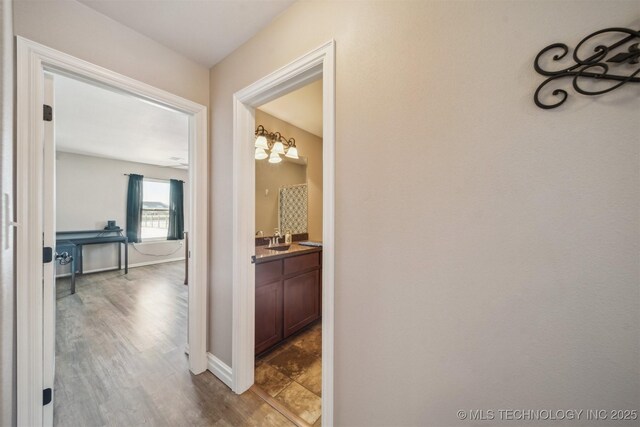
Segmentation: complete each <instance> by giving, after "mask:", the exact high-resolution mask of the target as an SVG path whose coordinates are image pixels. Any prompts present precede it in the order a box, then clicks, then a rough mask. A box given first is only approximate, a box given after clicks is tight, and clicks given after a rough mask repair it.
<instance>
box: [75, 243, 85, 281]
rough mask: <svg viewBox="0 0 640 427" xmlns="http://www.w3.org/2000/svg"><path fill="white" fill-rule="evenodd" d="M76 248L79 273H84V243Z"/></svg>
mask: <svg viewBox="0 0 640 427" xmlns="http://www.w3.org/2000/svg"><path fill="white" fill-rule="evenodd" d="M76 250H77V251H78V273H79V274H83V270H84V267H83V265H82V264H83V261H82V245H78V247H77V249H76Z"/></svg>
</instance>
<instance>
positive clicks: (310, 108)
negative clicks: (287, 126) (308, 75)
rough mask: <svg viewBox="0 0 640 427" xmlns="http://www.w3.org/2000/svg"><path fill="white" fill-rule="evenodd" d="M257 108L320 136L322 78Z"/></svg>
mask: <svg viewBox="0 0 640 427" xmlns="http://www.w3.org/2000/svg"><path fill="white" fill-rule="evenodd" d="M258 108H259V109H260V110H262V111H264V112H265V113H267V114H270V115H272V116H274V117H277V118H279V119H280V120H283V121H285V122H287V123H291V124H292V125H294V126H296V127H299V128H300V129H303V130H306V131H307V132H309V133H312V134H314V135H315V136H319V137H320V138H322V80H316V81H315V82H313V83H310V84H308V85H306V86H303V87H301V88H300V89H297V90H294V91H293V92H290V93H288V94H286V95H284V96H281V97H280V98H277V99H275V100H273V101H271V102H268V103H266V104H264V105H262V106H260V107H258Z"/></svg>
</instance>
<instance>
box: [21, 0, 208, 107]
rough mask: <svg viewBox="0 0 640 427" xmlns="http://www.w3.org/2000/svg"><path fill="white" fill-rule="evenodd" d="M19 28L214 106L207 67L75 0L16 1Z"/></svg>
mask: <svg viewBox="0 0 640 427" xmlns="http://www.w3.org/2000/svg"><path fill="white" fill-rule="evenodd" d="M168 30H169V29H168ZM14 32H15V34H16V35H19V36H22V37H25V38H27V39H30V40H33V41H35V42H38V43H42V44H44V45H46V46H49V47H52V48H54V49H57V50H60V51H62V52H64V53H68V54H70V55H73V56H76V57H78V58H81V59H84V60H86V61H89V62H92V63H94V64H97V65H101V66H103V67H105V68H108V69H110V70H112V71H115V72H118V73H120V74H124V75H125V76H127V77H131V78H134V79H136V80H139V81H142V82H145V83H148V84H150V85H152V86H155V87H158V88H160V89H164V90H166V91H168V92H171V93H173V94H176V95H179V96H182V97H184V98H187V99H190V100H192V101H195V102H197V103H200V104H202V105H207V106H208V105H209V81H208V80H209V72H208V70H207V69H206V68H205V67H203V66H201V65H199V64H197V63H195V62H193V61H191V60H189V59H187V58H185V57H183V56H181V55H179V54H178V53H176V52H174V51H172V50H171V49H169V48H167V47H165V46H163V45H161V44H159V43H157V42H155V41H153V40H151V39H150V38H148V37H146V36H144V35H142V34H140V33H137V32H135V31H134V30H132V29H130V28H129V27H126V26H124V25H122V24H120V23H118V22H116V21H114V20H112V19H111V18H108V17H106V16H105V15H102V14H100V13H98V12H96V11H94V10H93V9H91V8H89V7H87V6H85V5H83V4H82V3H79V2H77V1H75V0H14Z"/></svg>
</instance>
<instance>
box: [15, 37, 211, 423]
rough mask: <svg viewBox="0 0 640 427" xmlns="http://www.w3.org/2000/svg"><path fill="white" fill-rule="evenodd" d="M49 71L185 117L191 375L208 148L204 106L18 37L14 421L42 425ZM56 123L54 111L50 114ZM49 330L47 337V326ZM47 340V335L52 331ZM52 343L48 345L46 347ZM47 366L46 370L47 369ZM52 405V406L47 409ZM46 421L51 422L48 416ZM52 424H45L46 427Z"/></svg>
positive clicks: (202, 350)
mask: <svg viewBox="0 0 640 427" xmlns="http://www.w3.org/2000/svg"><path fill="white" fill-rule="evenodd" d="M46 71H52V72H55V73H57V74H69V75H71V76H73V77H75V78H79V79H85V80H89V81H91V82H92V83H94V84H99V85H102V86H104V87H105V88H108V89H111V90H116V91H119V92H124V93H128V94H131V95H134V96H137V97H139V98H142V99H145V100H147V101H150V102H152V103H155V104H158V105H161V106H164V107H167V108H170V109H173V110H177V111H181V112H184V113H186V114H188V115H189V134H190V135H189V165H190V169H189V181H190V182H189V185H190V194H193V201H192V209H191V212H190V226H191V230H190V231H191V233H190V236H189V237H190V246H191V248H190V254H189V259H190V261H191V262H190V263H189V278H190V282H191V283H190V286H189V332H188V347H189V368H190V370H191V372H193V373H194V374H199V373H201V372H203V371H205V370H206V369H207V348H206V342H207V341H206V336H207V311H206V310H207V283H208V280H207V277H208V272H207V259H208V255H207V247H208V242H207V236H208V232H207V222H208V180H207V176H208V162H209V156H208V144H207V107H205V106H203V105H200V104H197V103H195V102H192V101H189V100H187V99H184V98H182V97H179V96H177V95H174V94H172V93H169V92H166V91H163V90H161V89H158V88H155V87H153V86H150V85H147V84H145V83H142V82H139V81H137V80H134V79H131V78H129V77H126V76H123V75H121V74H118V73H115V72H113V71H110V70H108V69H105V68H103V67H100V66H97V65H94V64H91V63H89V62H87V61H84V60H81V59H78V58H76V57H73V56H71V55H68V54H65V53H63V52H60V51H57V50H54V49H51V48H49V47H46V46H44V45H41V44H39V43H36V42H33V41H30V40H28V39H25V38H23V37H19V36H18V37H17V73H16V77H17V79H16V83H17V109H16V114H17V123H16V124H17V126H16V133H17V146H16V190H17V191H16V192H17V197H16V217H17V221H16V222H17V226H16V282H17V286H16V328H17V345H16V351H17V422H18V425H29V426H41V425H43V421H44V420H45V418H44V415H43V414H44V413H45V410H44V409H43V405H42V404H43V390H44V389H45V388H47V387H52V386H53V384H45V376H44V373H45V364H48V363H50V364H52V363H53V360H51V361H49V360H47V361H45V360H44V359H43V357H44V345H45V341H46V340H53V339H55V337H47V336H45V328H44V327H43V320H44V316H43V313H44V311H43V310H44V306H43V296H44V293H43V286H42V283H43V264H42V248H43V230H44V225H43V221H44V217H45V213H44V212H43V194H44V191H45V190H44V188H43V187H44V185H43V178H44V176H45V173H50V171H45V169H44V167H45V164H44V162H45V155H44V146H43V143H44V139H45V138H44V137H45V127H44V122H43V120H42V108H43V107H42V106H43V104H44V102H45V98H44V94H45V86H44V84H45V79H44V74H45V72H46ZM54 117H55V111H54ZM47 330H50V328H49V327H47ZM49 333H50V332H49ZM49 342H50V341H49ZM52 366H53V365H50V366H49V367H48V368H47V369H52ZM51 405H53V402H52V403H51ZM47 419H49V417H48V416H47ZM48 422H50V421H48Z"/></svg>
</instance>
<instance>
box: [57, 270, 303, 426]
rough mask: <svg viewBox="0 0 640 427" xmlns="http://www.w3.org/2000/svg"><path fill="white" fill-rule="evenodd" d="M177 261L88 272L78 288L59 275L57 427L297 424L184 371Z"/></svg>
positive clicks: (183, 293) (182, 290) (183, 292)
mask: <svg viewBox="0 0 640 427" xmlns="http://www.w3.org/2000/svg"><path fill="white" fill-rule="evenodd" d="M183 268H184V264H183V263H182V262H177V263H168V264H160V265H156V266H147V267H138V268H132V269H130V270H129V274H128V275H124V274H122V273H121V272H119V271H115V272H106V273H96V274H88V275H84V276H80V277H78V279H77V283H76V288H77V292H76V294H75V295H69V292H68V287H69V280H68V279H60V280H59V281H58V283H57V285H58V286H57V295H58V300H57V322H56V381H55V406H54V424H55V425H56V426H83V427H88V426H137V425H149V426H292V425H293V424H292V423H291V422H290V421H288V420H287V419H286V418H284V417H283V416H282V415H281V414H280V413H279V412H277V411H276V410H274V409H273V408H271V406H269V405H267V404H266V403H265V402H264V401H263V400H261V399H260V398H259V397H258V396H257V395H255V394H254V393H252V392H246V393H244V394H243V395H241V396H238V395H236V394H235V393H233V392H232V391H231V390H230V389H229V388H228V387H227V386H226V385H224V384H223V383H222V382H221V381H220V380H218V379H217V378H216V377H214V376H213V375H212V374H211V373H209V372H205V373H203V374H200V375H198V376H194V375H192V374H190V373H189V368H188V360H187V357H186V355H185V354H184V346H185V343H186V333H187V287H186V286H184V285H183V284H182V282H183V280H184V276H183V274H184V270H183ZM65 289H66V290H65Z"/></svg>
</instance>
